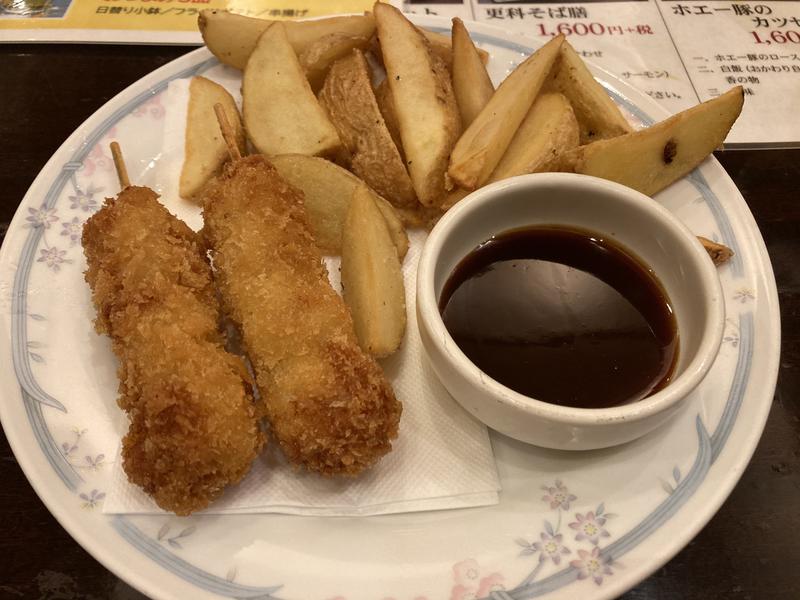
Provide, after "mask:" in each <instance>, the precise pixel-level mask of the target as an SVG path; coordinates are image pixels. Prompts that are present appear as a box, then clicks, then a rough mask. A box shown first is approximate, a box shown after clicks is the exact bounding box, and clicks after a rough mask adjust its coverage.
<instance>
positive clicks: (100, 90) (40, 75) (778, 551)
mask: <svg viewBox="0 0 800 600" xmlns="http://www.w3.org/2000/svg"><path fill="white" fill-rule="evenodd" d="M188 50H189V49H188V48H185V47H163V46H162V47H154V46H150V47H148V46H99V45H95V46H81V45H41V46H35V45H0V109H2V110H0V165H2V168H0V199H2V202H1V203H0V234H5V231H6V229H7V228H8V224H9V222H10V220H11V218H12V216H13V215H14V212H15V211H16V209H17V206H18V205H19V203H20V201H21V199H22V197H23V196H24V194H25V192H26V190H27V189H28V186H29V185H30V184H31V182H32V181H33V179H34V177H35V176H36V175H37V173H38V172H39V170H40V169H41V168H42V167H43V166H44V164H45V162H46V161H47V160H48V159H49V158H50V156H51V155H52V154H53V152H55V150H56V149H57V148H58V146H59V145H60V144H61V143H62V142H63V141H64V139H66V137H67V136H68V135H69V134H70V133H71V132H72V131H73V130H74V129H75V128H76V127H78V126H79V125H80V124H81V123H82V122H83V120H84V119H86V118H87V117H89V115H91V114H92V113H93V112H94V111H95V110H96V109H98V108H100V106H102V105H103V103H104V102H106V101H107V100H108V99H109V98H111V97H112V96H114V95H115V94H116V93H118V92H119V91H121V90H122V89H124V88H125V87H126V86H127V85H129V84H130V83H132V82H134V81H136V80H137V79H139V78H140V77H142V76H143V75H145V74H147V73H149V72H150V71H152V70H153V69H155V68H156V67H158V66H161V65H162V64H164V63H166V62H168V61H170V60H172V59H174V58H177V57H178V56H180V55H182V54H184V53H185V52H187V51H188ZM798 102H800V99H798ZM764 118H769V115H764ZM717 158H718V159H719V160H720V162H722V165H723V166H724V167H725V169H726V170H727V171H728V173H729V174H730V175H731V177H732V178H733V180H734V181H735V182H736V184H737V185H738V186H739V189H740V190H741V191H742V194H743V195H744V197H745V199H746V200H747V203H748V204H749V206H750V209H751V210H752V211H753V213H754V215H755V217H756V220H757V221H758V225H759V227H760V228H761V231H762V233H763V235H764V239H765V240H766V243H767V247H768V249H769V253H770V257H771V258H772V263H773V267H774V269H775V275H776V278H777V280H778V293H779V297H780V303H781V318H782V331H783V340H782V356H781V364H780V376H779V379H778V388H777V391H776V394H775V399H774V402H773V405H772V411H771V413H770V416H769V421H768V423H767V427H766V431H765V432H764V436H763V438H762V439H761V443H760V444H759V446H758V449H757V450H756V453H755V456H754V457H753V460H752V462H751V464H750V466H749V467H748V469H747V471H746V472H745V473H744V476H743V477H742V479H741V481H740V482H739V484H738V486H737V487H736V489H735V490H734V491H733V493H732V494H731V496H730V498H729V499H728V501H727V502H726V503H725V504H724V505H723V507H722V509H721V510H720V511H719V513H718V514H717V515H716V516H715V517H714V518H713V519H712V521H711V522H710V523H709V524H708V525H707V526H706V527H705V529H704V530H703V531H702V532H701V533H700V534H699V535H698V536H697V538H696V539H695V540H694V541H692V542H691V543H690V544H689V545H688V547H686V548H685V549H684V550H683V551H682V552H680V553H679V554H678V555H677V556H676V557H675V558H674V559H673V560H672V561H670V562H669V563H668V564H667V565H666V566H664V567H663V568H661V569H660V570H658V571H657V572H656V573H655V574H653V575H652V576H651V577H650V578H649V579H647V580H645V581H644V582H642V583H641V584H640V585H639V586H638V587H636V588H635V589H633V590H631V591H630V592H628V593H627V594H625V595H624V596H623V598H624V599H625V600H634V599H637V600H638V599H644V598H647V599H665V600H666V599H669V600H671V599H678V598H680V599H684V600H693V599H703V600H713V599H725V600H756V599H761V598H764V599H770V600H784V599H785V600H796V599H797V598H800V565H798V559H799V558H800V150H748V151H729V152H718V153H717ZM4 368H6V369H8V368H9V366H8V365H5V367H4ZM0 401H6V400H5V399H0ZM0 452H2V462H1V463H0V523H3V534H2V535H0V557H2V558H0V598H3V599H5V598H9V599H14V598H24V599H29V598H30V599H40V600H62V599H63V600H79V599H86V600H89V599H92V600H96V599H101V598H109V599H114V600H142V599H143V598H144V596H142V595H141V594H139V593H138V592H136V591H135V590H133V589H132V588H130V587H129V586H128V585H127V584H125V583H124V582H122V581H120V580H119V579H117V577H115V576H114V575H113V574H111V573H110V572H109V571H107V570H106V569H105V568H104V567H103V566H101V565H100V563H98V562H97V561H95V560H94V559H93V558H92V557H91V556H89V554H87V553H86V552H85V551H84V550H83V549H82V548H81V547H80V546H79V545H78V544H77V543H76V542H75V541H73V540H72V538H70V536H69V535H67V533H66V532H65V531H64V530H63V529H62V528H61V526H60V525H59V524H58V523H57V522H56V520H55V519H54V518H53V517H52V516H51V515H50V513H49V512H48V511H47V509H46V508H45V507H44V505H43V504H42V502H41V501H40V500H39V498H38V497H37V496H36V494H35V493H34V491H33V489H32V488H31V486H30V485H29V484H28V481H27V480H26V479H25V476H24V474H23V473H22V470H21V469H20V468H19V466H18V465H17V462H16V460H15V459H14V455H13V454H12V452H11V450H10V449H9V447H8V443H7V441H6V439H5V436H3V439H2V448H1V449H0Z"/></svg>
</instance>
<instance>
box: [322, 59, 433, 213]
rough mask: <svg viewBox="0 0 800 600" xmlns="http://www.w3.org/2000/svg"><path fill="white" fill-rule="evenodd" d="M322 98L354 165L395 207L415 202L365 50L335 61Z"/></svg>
mask: <svg viewBox="0 0 800 600" xmlns="http://www.w3.org/2000/svg"><path fill="white" fill-rule="evenodd" d="M319 101H320V104H321V105H322V107H323V108H324V109H325V110H326V111H327V113H328V116H329V117H330V119H331V122H332V123H333V124H334V126H335V127H336V130H337V131H338V132H339V137H340V138H341V140H342V142H343V143H344V145H345V147H346V148H347V150H348V152H349V153H350V170H351V171H352V172H353V173H355V174H356V175H357V176H359V177H360V178H361V179H363V180H364V181H365V182H366V183H367V185H369V186H370V187H371V188H372V189H373V190H375V191H376V192H378V193H379V194H380V195H381V196H383V197H384V198H386V199H387V200H389V202H391V203H392V204H394V205H395V206H406V207H408V206H414V205H416V204H417V195H416V194H415V193H414V186H413V185H412V184H411V178H410V177H409V176H408V171H406V167H405V165H404V164H403V158H402V157H401V156H400V152H399V151H398V150H397V146H395V143H394V141H393V140H392V136H391V134H390V133H389V130H388V129H387V127H386V123H385V122H384V120H383V116H382V115H381V111H380V109H379V108H378V102H377V100H376V99H375V93H374V92H373V91H372V80H371V77H370V72H369V66H368V65H367V59H366V58H365V57H364V54H363V53H362V52H361V51H359V50H353V51H352V52H351V53H350V55H349V56H347V57H345V58H342V59H340V60H338V61H336V63H335V64H334V65H333V66H332V67H331V70H330V72H329V73H328V76H327V77H326V78H325V84H324V85H323V87H322V90H321V91H320V93H319Z"/></svg>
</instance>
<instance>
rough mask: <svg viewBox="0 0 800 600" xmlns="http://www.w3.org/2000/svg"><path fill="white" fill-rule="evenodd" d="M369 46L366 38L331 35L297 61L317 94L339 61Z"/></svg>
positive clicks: (301, 55)
mask: <svg viewBox="0 0 800 600" xmlns="http://www.w3.org/2000/svg"><path fill="white" fill-rule="evenodd" d="M368 45H369V39H367V38H365V37H361V36H353V35H344V34H343V33H329V34H328V35H325V36H322V37H321V38H319V39H318V40H316V41H315V42H314V43H312V44H311V45H310V46H309V47H308V48H306V49H305V50H304V51H303V52H301V53H300V54H298V55H297V59H298V60H299V61H300V66H301V67H302V68H303V72H304V73H305V74H306V79H308V83H309V85H310V86H311V89H312V90H313V91H314V92H315V93H316V92H318V91H319V90H320V88H321V87H322V84H323V83H325V77H327V75H328V72H329V71H330V68H331V66H333V64H334V63H335V62H336V61H337V60H339V59H340V58H344V57H345V56H348V55H349V54H350V53H351V52H352V51H353V49H354V48H358V49H360V50H363V49H364V48H366V47H367V46H368Z"/></svg>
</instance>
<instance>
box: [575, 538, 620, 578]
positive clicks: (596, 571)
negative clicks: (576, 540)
mask: <svg viewBox="0 0 800 600" xmlns="http://www.w3.org/2000/svg"><path fill="white" fill-rule="evenodd" d="M578 556H579V557H580V558H578V560H573V561H572V562H571V563H569V564H570V565H572V566H573V567H575V568H576V569H578V579H586V578H587V577H591V578H592V580H593V581H594V582H595V583H596V584H597V585H600V584H601V583H603V576H605V575H613V574H614V571H612V570H611V560H609V559H607V558H605V557H603V556H600V548H598V547H597V546H595V547H594V548H592V550H591V552H589V551H586V550H578Z"/></svg>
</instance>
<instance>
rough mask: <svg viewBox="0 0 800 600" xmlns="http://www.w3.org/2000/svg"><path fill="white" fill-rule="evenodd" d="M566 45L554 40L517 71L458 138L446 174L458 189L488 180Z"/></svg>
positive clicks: (559, 37) (560, 39)
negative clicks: (563, 46)
mask: <svg viewBox="0 0 800 600" xmlns="http://www.w3.org/2000/svg"><path fill="white" fill-rule="evenodd" d="M379 28H380V24H379ZM563 42H564V36H563V35H559V36H558V37H555V38H553V39H552V40H550V41H549V42H548V43H547V44H545V45H544V46H542V47H541V48H539V49H538V50H537V51H536V52H534V53H533V54H532V55H531V56H529V57H528V58H527V59H526V60H525V61H524V62H523V63H522V64H520V65H519V66H518V67H517V68H516V69H514V71H513V72H512V73H511V74H510V75H509V76H508V77H506V79H505V80H504V81H503V83H501V84H500V86H499V87H498V88H497V90H496V91H495V93H494V94H493V95H492V97H491V98H490V99H489V102H488V103H487V104H486V106H485V107H484V108H483V110H482V111H481V112H480V114H478V116H477V117H476V118H475V120H474V121H473V122H472V124H471V125H470V126H469V127H468V128H467V130H466V131H465V132H464V134H463V135H462V136H461V138H459V140H458V142H457V143H456V145H455V148H453V153H452V155H451V156H450V166H449V168H448V170H447V173H448V175H450V177H451V178H452V179H453V181H455V182H456V183H458V185H459V186H461V187H462V188H464V189H465V190H474V189H476V188H479V187H480V186H481V185H483V184H484V183H485V182H486V181H487V180H488V179H489V176H490V175H491V173H492V171H494V169H495V167H496V166H497V163H499V162H500V158H501V157H502V156H503V154H504V153H505V151H506V148H508V144H509V143H510V142H511V138H513V137H514V134H515V133H516V132H517V128H518V127H519V125H520V123H522V120H523V119H524V118H525V115H526V114H528V111H529V110H530V108H531V105H532V104H533V101H534V99H535V98H536V96H537V94H538V93H539V90H540V89H541V87H542V85H543V84H544V82H545V80H546V79H547V76H548V75H549V74H550V69H551V68H552V66H553V62H554V61H555V59H556V57H557V56H558V52H559V49H560V48H561V44H562V43H563ZM403 143H404V144H405V138H404V140H403Z"/></svg>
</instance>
